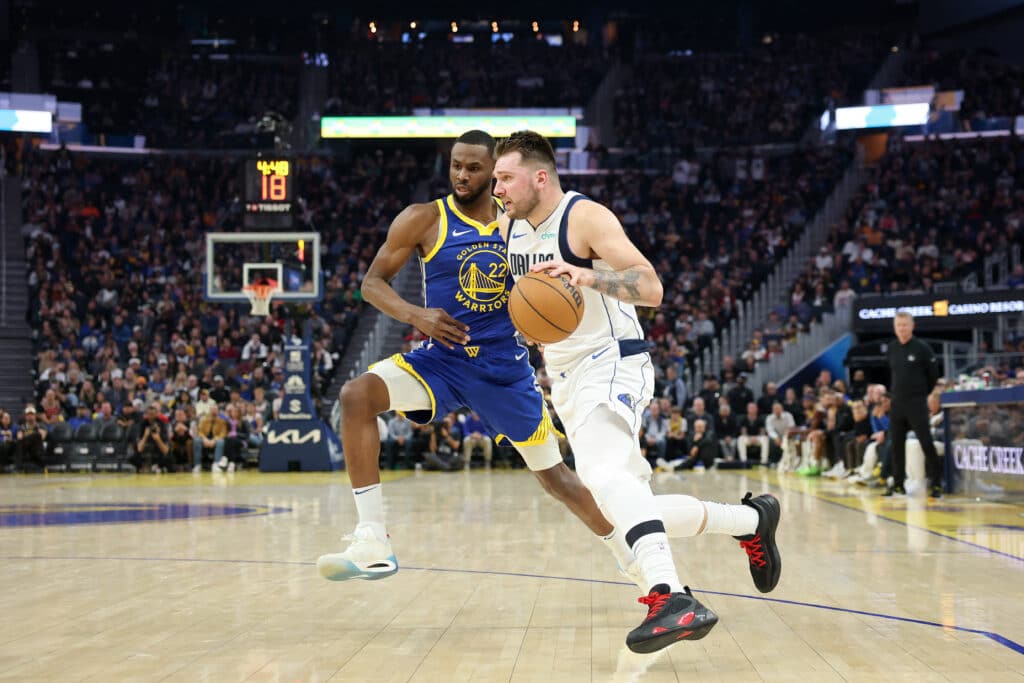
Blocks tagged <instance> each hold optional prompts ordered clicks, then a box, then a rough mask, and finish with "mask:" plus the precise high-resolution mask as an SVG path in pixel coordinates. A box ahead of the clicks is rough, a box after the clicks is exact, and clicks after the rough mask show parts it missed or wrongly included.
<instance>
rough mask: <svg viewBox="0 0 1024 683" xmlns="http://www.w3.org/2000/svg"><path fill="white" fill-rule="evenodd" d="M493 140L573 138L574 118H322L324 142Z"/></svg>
mask: <svg viewBox="0 0 1024 683" xmlns="http://www.w3.org/2000/svg"><path fill="white" fill-rule="evenodd" d="M473 129H479V130H485V131H487V132H488V133H490V134H491V135H493V136H495V137H503V136H506V135H510V134H511V133H514V132H515V131H517V130H534V131H537V132H538V133H540V134H541V135H543V136H545V137H549V138H573V137H576V117H574V116H540V115H538V116H527V115H519V116H510V115H506V116H503V115H493V116H325V117H323V118H321V119H320V136H321V137H322V138H327V139H349V140H366V139H375V138H376V139H399V138H440V139H447V138H455V137H458V136H459V135H462V134H463V133H465V132H466V131H467V130H473Z"/></svg>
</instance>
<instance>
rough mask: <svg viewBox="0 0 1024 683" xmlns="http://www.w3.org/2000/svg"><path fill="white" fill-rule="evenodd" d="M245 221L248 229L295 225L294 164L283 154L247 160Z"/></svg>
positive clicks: (277, 228) (273, 228)
mask: <svg viewBox="0 0 1024 683" xmlns="http://www.w3.org/2000/svg"><path fill="white" fill-rule="evenodd" d="M244 182H245V220H244V224H245V227H247V228H255V229H257V230H259V229H264V230H286V229H288V228H291V227H292V197H293V194H294V188H293V187H292V184H293V183H294V182H295V164H294V163H293V162H292V160H291V159H288V158H284V157H260V158H258V159H248V160H247V161H246V162H245V179H244Z"/></svg>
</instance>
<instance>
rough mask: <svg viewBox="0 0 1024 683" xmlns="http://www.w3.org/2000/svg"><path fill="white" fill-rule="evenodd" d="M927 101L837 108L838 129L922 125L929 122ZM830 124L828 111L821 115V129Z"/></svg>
mask: <svg viewBox="0 0 1024 683" xmlns="http://www.w3.org/2000/svg"><path fill="white" fill-rule="evenodd" d="M928 108H929V105H928V103H927V102H921V103H918V104H876V105H873V106H869V107H840V108H839V109H836V130H856V129H859V128H888V127H890V126H920V125H923V124H925V123H928ZM828 126H829V116H828V112H825V113H824V114H822V115H821V129H822V130H825V129H827V128H828Z"/></svg>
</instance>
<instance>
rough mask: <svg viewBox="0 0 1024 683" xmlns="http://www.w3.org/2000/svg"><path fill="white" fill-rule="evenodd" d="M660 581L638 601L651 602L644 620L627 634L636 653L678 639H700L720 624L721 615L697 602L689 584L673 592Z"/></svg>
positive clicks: (648, 603)
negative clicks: (681, 590)
mask: <svg viewBox="0 0 1024 683" xmlns="http://www.w3.org/2000/svg"><path fill="white" fill-rule="evenodd" d="M669 591H670V589H669V587H668V585H667V584H664V583H659V584H658V585H657V586H655V587H654V588H652V589H651V592H650V593H648V594H647V595H645V596H643V597H642V598H639V599H638V602H640V603H642V604H644V605H647V617H646V618H645V619H644V621H643V623H642V624H640V625H639V626H637V627H636V628H635V629H633V630H632V631H630V632H629V635H628V636H626V647H628V648H629V649H630V650H632V651H633V652H641V653H647V652H655V651H657V650H660V649H661V648H663V647H668V646H669V645H671V644H672V643H674V642H676V641H677V640H700V639H701V638H703V637H704V636H706V635H707V634H708V632H709V631H711V629H712V628H713V627H714V625H715V624H717V623H718V615H717V614H715V613H714V612H712V611H711V610H709V609H708V608H707V607H705V606H704V605H702V604H700V603H699V602H697V598H695V597H693V594H692V593H690V589H689V587H685V586H684V587H683V592H682V593H671V592H669Z"/></svg>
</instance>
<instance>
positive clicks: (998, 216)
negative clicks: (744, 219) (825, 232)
mask: <svg viewBox="0 0 1024 683" xmlns="http://www.w3.org/2000/svg"><path fill="white" fill-rule="evenodd" d="M869 173H870V178H869V180H868V182H867V183H866V185H865V186H864V188H863V190H862V191H861V192H860V193H859V194H858V195H857V196H856V197H855V198H854V200H853V201H852V202H851V204H850V207H849V209H848V210H847V217H846V220H845V221H844V222H842V223H841V224H839V225H836V226H835V227H834V228H833V230H832V233H831V235H830V236H829V239H828V242H827V243H826V244H825V245H823V246H822V247H821V250H820V252H819V253H818V254H815V256H814V257H813V258H812V259H811V261H810V262H809V263H808V264H807V268H806V270H805V272H804V273H803V274H802V275H801V276H800V277H799V278H797V280H796V281H795V282H794V283H793V285H792V287H791V289H790V300H789V305H788V308H786V309H785V310H782V311H780V313H781V314H782V315H786V314H788V313H796V314H798V316H799V317H800V319H801V320H809V319H812V318H816V319H820V316H821V314H823V313H825V312H833V311H838V312H840V314H843V315H848V314H849V311H850V310H851V309H852V305H853V301H854V299H855V298H856V297H857V296H858V295H861V294H891V293H902V294H910V293H926V292H930V291H932V290H933V288H934V286H935V285H936V284H938V283H958V282H960V281H962V280H963V279H964V278H966V277H967V276H969V275H972V274H974V275H979V276H980V274H981V270H982V267H983V266H984V263H985V259H986V258H987V257H989V256H991V255H993V254H999V253H1007V252H1008V251H1009V249H1010V247H1011V246H1013V245H1018V246H1021V245H1024V144H1022V143H1021V141H1020V139H1019V138H1010V137H1005V138H986V139H977V140H948V141H939V140H929V141H927V142H923V143H908V142H905V141H902V140H901V139H900V138H898V137H893V138H892V140H891V143H890V146H889V150H888V152H887V154H886V155H885V156H884V157H883V158H882V159H881V160H880V161H879V163H877V164H876V165H875V166H874V167H873V168H871V169H870V170H869ZM979 282H980V278H979ZM1007 284H1009V285H1010V286H1018V287H1019V286H1022V285H1024V272H1015V273H1013V274H1012V275H1011V279H1010V281H1009V282H1008V283H1007Z"/></svg>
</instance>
